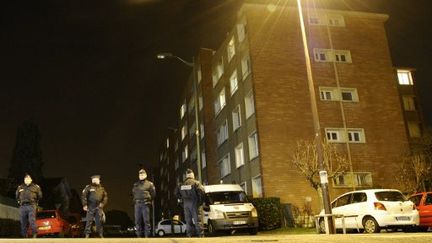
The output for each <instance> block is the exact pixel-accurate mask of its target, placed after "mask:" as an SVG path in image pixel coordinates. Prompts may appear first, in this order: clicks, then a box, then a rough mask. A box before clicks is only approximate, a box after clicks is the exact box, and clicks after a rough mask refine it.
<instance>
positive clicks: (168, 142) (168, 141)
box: [166, 138, 170, 148]
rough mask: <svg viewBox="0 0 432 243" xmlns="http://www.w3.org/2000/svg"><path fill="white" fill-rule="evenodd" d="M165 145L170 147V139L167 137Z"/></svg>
mask: <svg viewBox="0 0 432 243" xmlns="http://www.w3.org/2000/svg"><path fill="white" fill-rule="evenodd" d="M166 147H167V148H169V147H170V140H169V138H167V140H166Z"/></svg>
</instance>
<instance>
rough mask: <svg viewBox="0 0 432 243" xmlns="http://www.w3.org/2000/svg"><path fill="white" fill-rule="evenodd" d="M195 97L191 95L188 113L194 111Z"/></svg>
mask: <svg viewBox="0 0 432 243" xmlns="http://www.w3.org/2000/svg"><path fill="white" fill-rule="evenodd" d="M194 108H195V97H191V98H190V100H189V104H188V110H189V113H191V112H193V111H195V109H194Z"/></svg>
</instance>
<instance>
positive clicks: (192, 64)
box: [156, 52, 202, 183]
mask: <svg viewBox="0 0 432 243" xmlns="http://www.w3.org/2000/svg"><path fill="white" fill-rule="evenodd" d="M156 58H157V59H168V58H171V59H172V58H174V59H177V60H179V61H180V62H182V63H183V64H185V65H186V66H189V67H191V68H192V76H193V89H194V93H195V95H194V102H195V138H196V150H197V170H198V180H199V181H200V182H201V183H202V178H201V149H200V148H201V141H200V140H201V132H200V127H201V125H200V123H199V118H198V116H199V107H198V105H199V103H198V80H197V78H196V70H195V69H196V67H195V59H194V58H193V57H192V62H188V61H186V60H184V59H183V58H181V57H178V56H176V55H174V54H172V53H170V52H164V53H159V54H157V55H156Z"/></svg>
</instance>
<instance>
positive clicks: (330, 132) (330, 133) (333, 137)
mask: <svg viewBox="0 0 432 243" xmlns="http://www.w3.org/2000/svg"><path fill="white" fill-rule="evenodd" d="M325 132H326V138H327V142H336V143H337V142H342V141H343V139H342V137H341V133H340V130H339V129H326V131H325Z"/></svg>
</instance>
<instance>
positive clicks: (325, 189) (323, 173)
mask: <svg viewBox="0 0 432 243" xmlns="http://www.w3.org/2000/svg"><path fill="white" fill-rule="evenodd" d="M297 9H298V14H299V21H300V28H301V34H302V41H303V50H304V56H305V61H306V71H307V78H308V86H309V95H310V101H311V109H312V120H313V125H314V132H315V143H316V147H317V148H316V149H317V159H318V165H319V168H320V181H321V189H322V198H323V203H324V212H325V214H326V215H331V214H332V209H331V206H330V196H329V191H328V178H327V171H326V168H325V167H324V157H323V147H322V144H321V140H322V137H321V127H320V123H319V116H318V107H317V102H316V97H315V87H314V80H313V75H312V65H311V60H310V56H309V48H308V41H307V36H306V31H305V23H304V17H303V10H302V6H301V0H297ZM325 218H327V217H325ZM325 222H327V220H325ZM328 230H329V231H328V232H329V233H330V234H334V226H333V219H332V217H330V220H328Z"/></svg>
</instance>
